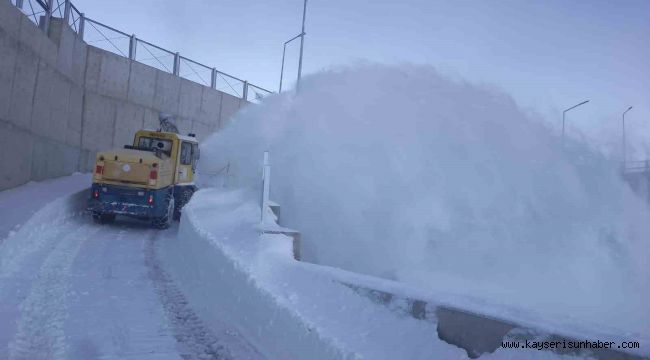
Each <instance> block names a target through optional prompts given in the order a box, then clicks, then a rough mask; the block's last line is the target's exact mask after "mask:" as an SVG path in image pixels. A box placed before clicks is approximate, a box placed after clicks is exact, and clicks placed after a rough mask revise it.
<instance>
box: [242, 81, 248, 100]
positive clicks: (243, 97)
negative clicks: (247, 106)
mask: <svg viewBox="0 0 650 360" xmlns="http://www.w3.org/2000/svg"><path fill="white" fill-rule="evenodd" d="M241 98H242V99H244V100H246V101H248V81H244V93H243V94H242V96H241Z"/></svg>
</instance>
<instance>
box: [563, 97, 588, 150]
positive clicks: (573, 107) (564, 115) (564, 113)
mask: <svg viewBox="0 0 650 360" xmlns="http://www.w3.org/2000/svg"><path fill="white" fill-rule="evenodd" d="M588 102H589V100H585V101H583V102H581V103H580V104H576V105H573V106H571V107H570V108H568V109H566V110H564V111H562V144H564V123H565V118H566V113H567V111H569V110H572V109H575V108H577V107H578V106H580V105H584V104H586V103H588Z"/></svg>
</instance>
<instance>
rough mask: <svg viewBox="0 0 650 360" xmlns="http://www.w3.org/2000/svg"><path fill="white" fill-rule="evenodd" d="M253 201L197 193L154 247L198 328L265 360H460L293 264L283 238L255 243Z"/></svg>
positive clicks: (431, 335) (433, 338)
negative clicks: (235, 340)
mask: <svg viewBox="0 0 650 360" xmlns="http://www.w3.org/2000/svg"><path fill="white" fill-rule="evenodd" d="M256 195H257V194H254V193H247V192H245V191H243V190H235V191H232V190H231V191H226V190H222V189H205V190H201V191H199V192H197V193H196V194H195V195H194V198H193V199H192V201H191V202H190V204H189V205H188V206H187V208H186V209H185V210H184V214H183V219H182V220H181V225H180V229H179V233H178V237H177V238H176V239H169V241H167V242H165V243H164V244H162V247H161V256H162V257H163V261H164V263H165V264H166V267H167V268H168V271H169V272H170V273H172V274H173V276H174V277H175V280H177V283H178V284H179V286H180V287H181V289H182V290H183V292H184V293H185V296H186V297H187V298H188V301H189V302H190V303H191V305H192V307H193V308H194V310H195V311H196V312H197V313H198V314H199V316H201V318H202V319H203V321H205V322H207V323H208V324H210V325H212V326H217V327H218V326H220V324H223V323H228V324H230V325H234V326H235V327H236V328H237V330H238V331H239V332H241V333H242V334H243V335H244V336H245V337H246V338H247V339H248V340H249V341H250V342H251V343H252V344H254V345H255V346H256V347H257V348H258V350H259V351H260V352H261V353H263V354H265V356H267V357H269V358H272V359H273V358H277V359H337V358H339V359H355V358H367V359H395V358H408V359H428V358H431V356H432V355H433V354H439V355H441V356H443V357H444V358H463V356H464V351H463V350H461V349H458V348H455V347H452V346H450V345H448V344H445V343H444V342H442V341H440V340H439V339H438V337H437V333H436V329H435V324H433V323H430V322H425V321H418V320H416V319H413V318H410V317H405V316H399V315H397V314H395V313H393V312H391V311H390V310H389V309H387V308H384V307H382V306H378V305H376V304H374V303H373V302H372V301H371V300H369V299H367V298H365V297H362V296H359V295H358V294H357V293H355V292H354V291H353V290H352V289H350V288H349V287H347V286H345V285H343V284H341V283H340V282H338V281H334V278H333V277H332V275H331V274H329V273H328V272H325V271H321V269H320V268H321V267H320V266H318V265H314V264H309V263H302V262H297V261H295V260H294V259H293V255H292V242H291V239H290V238H289V237H286V236H284V235H269V234H265V235H260V234H259V232H258V230H256V226H257V225H258V222H259V211H260V210H259V205H258V204H257V201H256ZM333 270H334V271H336V269H333ZM215 324H216V325H215ZM397 334H398V335H397Z"/></svg>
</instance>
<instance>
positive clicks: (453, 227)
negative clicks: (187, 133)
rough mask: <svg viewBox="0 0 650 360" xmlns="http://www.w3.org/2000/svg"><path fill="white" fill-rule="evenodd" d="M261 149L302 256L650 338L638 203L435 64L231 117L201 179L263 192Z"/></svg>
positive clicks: (325, 84)
mask: <svg viewBox="0 0 650 360" xmlns="http://www.w3.org/2000/svg"><path fill="white" fill-rule="evenodd" d="M264 150H269V151H270V152H271V158H272V164H273V181H272V183H271V197H272V198H273V199H274V200H276V201H278V202H279V203H281V204H282V206H283V213H282V217H283V225H284V226H288V227H291V228H295V229H299V230H300V231H301V232H302V235H303V245H304V247H303V257H304V259H305V260H307V261H312V262H316V263H320V264H327V265H332V266H336V267H340V268H343V269H348V270H352V271H355V272H360V273H365V274H370V275H374V276H380V277H384V278H387V279H395V280H398V281H400V282H404V283H407V284H410V285H413V286H416V287H419V288H422V289H429V290H436V291H445V292H452V293H457V294H471V295H473V296H476V297H480V298H483V299H486V300H489V301H491V302H495V303H501V304H507V305H512V306H514V307H519V308H523V309H527V310H529V311H532V312H536V313H539V314H540V316H550V317H554V318H562V319H566V318H571V319H574V322H581V323H588V324H594V326H607V327H608V328H610V327H611V328H614V329H618V332H619V333H621V334H623V333H625V334H633V335H632V337H635V336H637V335H639V334H644V335H648V334H650V312H648V311H647V304H648V303H650V281H649V280H648V273H650V260H649V257H648V254H649V253H650V246H649V241H648V239H650V222H648V221H647V219H648V217H649V216H650V213H649V212H648V210H647V207H646V205H645V204H644V203H643V202H642V201H641V200H640V199H638V198H637V197H635V196H634V195H633V194H632V193H631V191H629V189H628V188H627V187H626V185H625V184H624V183H623V182H622V181H621V180H620V179H619V176H618V175H617V171H616V170H617V166H616V164H615V163H613V162H611V161H609V160H608V159H606V158H604V157H603V156H602V155H601V154H599V153H598V152H596V151H594V150H593V149H590V148H589V147H588V146H586V145H584V144H580V143H577V142H575V141H572V140H569V141H567V142H566V144H565V146H564V147H563V146H562V143H561V141H560V139H559V137H558V136H557V134H556V132H554V131H552V130H551V129H549V128H547V127H545V125H543V124H542V123H541V122H539V121H536V120H535V119H531V118H530V117H529V116H528V115H526V114H524V113H523V112H522V111H521V110H520V109H518V108H517V106H516V105H515V104H514V102H513V101H512V100H511V99H510V98H509V97H508V96H506V95H504V94H502V93H500V92H498V91H495V90H494V89H491V88H489V87H486V86H482V87H481V86H474V85H471V84H468V83H464V82H461V81H452V80H449V79H447V78H445V77H443V76H441V75H440V74H438V73H437V72H435V71H434V70H432V69H431V68H428V67H418V66H405V67H402V68H391V67H385V66H379V65H368V66H359V67H355V68H345V69H338V70H333V71H328V72H324V73H322V74H318V75H315V76H311V77H309V78H306V79H305V80H304V82H303V84H302V86H301V92H300V94H298V95H297V96H293V94H284V95H282V96H275V97H270V98H267V99H266V100H265V102H264V103H262V104H261V105H260V106H255V107H248V108H247V109H245V110H244V111H243V112H240V113H239V114H238V115H237V116H236V119H235V120H234V121H233V122H232V124H231V125H230V127H229V128H227V129H225V130H224V131H222V132H219V133H217V134H216V135H214V136H213V137H212V138H210V139H209V140H208V141H206V142H205V143H204V144H203V145H202V156H203V157H202V163H201V164H200V170H202V171H205V172H211V171H212V172H215V171H217V170H219V169H221V168H223V167H224V166H225V165H226V164H228V163H229V164H230V167H229V169H230V172H231V173H232V174H234V175H235V176H236V178H235V180H236V183H238V184H240V185H244V186H246V185H250V186H255V187H257V186H259V178H260V174H259V171H260V165H261V164H260V163H261V154H262V152H263V151H264ZM324 217H327V218H328V221H324V220H323V219H324ZM333 224H335V225H333ZM185 231H188V230H187V229H186V230H185ZM639 336H640V335H639Z"/></svg>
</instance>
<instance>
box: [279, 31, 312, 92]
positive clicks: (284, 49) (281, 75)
mask: <svg viewBox="0 0 650 360" xmlns="http://www.w3.org/2000/svg"><path fill="white" fill-rule="evenodd" d="M303 36H305V33H302V34H298V35H296V36H294V37H292V38H291V39H289V40H287V41H285V42H284V48H283V49H282V67H281V68H280V89H279V90H278V94H279V93H281V92H282V78H283V76H284V55H285V54H286V52H287V44H289V43H290V42H292V41H294V40H296V39H297V38H299V37H303Z"/></svg>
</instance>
